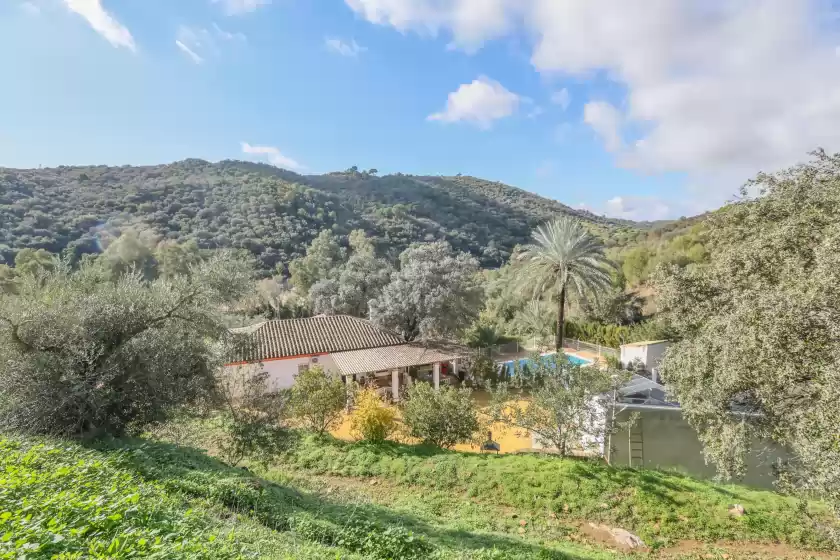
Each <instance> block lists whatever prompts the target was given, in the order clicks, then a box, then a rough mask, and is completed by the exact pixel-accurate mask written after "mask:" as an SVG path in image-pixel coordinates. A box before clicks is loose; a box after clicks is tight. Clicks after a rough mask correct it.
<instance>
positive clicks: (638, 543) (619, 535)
mask: <svg viewBox="0 0 840 560" xmlns="http://www.w3.org/2000/svg"><path fill="white" fill-rule="evenodd" d="M610 533H612V536H613V539H615V542H616V544H618V545H619V546H623V547H626V548H630V549H636V548H645V547H646V546H647V545H646V544H645V541H643V540H642V539H640V538H639V537H638V536H637V535H634V534H633V533H631V532H630V531H625V530H624V529H617V528H616V529H610Z"/></svg>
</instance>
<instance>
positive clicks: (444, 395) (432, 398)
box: [403, 383, 479, 448]
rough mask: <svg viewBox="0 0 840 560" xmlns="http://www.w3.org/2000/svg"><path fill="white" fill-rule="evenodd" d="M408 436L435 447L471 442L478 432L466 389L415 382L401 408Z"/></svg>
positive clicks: (474, 410)
mask: <svg viewBox="0 0 840 560" xmlns="http://www.w3.org/2000/svg"><path fill="white" fill-rule="evenodd" d="M403 421H404V422H405V425H406V427H407V428H408V434H409V435H410V436H411V437H416V438H418V439H420V440H422V441H423V442H424V443H428V444H430V445H434V446H437V447H446V448H449V447H452V446H454V445H455V444H456V443H463V442H467V441H470V440H471V439H472V437H473V434H474V433H475V432H476V431H477V430H478V427H479V424H478V414H477V412H476V408H475V403H473V400H472V392H471V391H470V390H469V389H455V388H453V387H441V388H440V390H437V391H436V390H435V389H434V388H433V387H431V386H430V385H429V384H428V383H416V384H415V385H414V386H412V387H411V388H410V389H409V390H408V392H407V394H406V401H405V403H404V405H403Z"/></svg>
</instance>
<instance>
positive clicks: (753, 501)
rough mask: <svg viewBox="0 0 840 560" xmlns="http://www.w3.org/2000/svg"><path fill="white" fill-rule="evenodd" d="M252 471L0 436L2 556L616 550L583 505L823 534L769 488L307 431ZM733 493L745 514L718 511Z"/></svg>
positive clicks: (133, 443)
mask: <svg viewBox="0 0 840 560" xmlns="http://www.w3.org/2000/svg"><path fill="white" fill-rule="evenodd" d="M255 470H256V467H255ZM259 472H260V474H262V477H258V476H255V475H254V474H252V473H251V472H249V471H247V470H245V469H239V468H231V467H228V466H226V465H224V464H223V463H221V462H219V461H217V460H216V459H214V458H212V457H210V456H208V455H206V454H205V453H204V452H203V451H200V450H197V449H193V448H190V447H186V446H178V445H175V444H171V443H164V442H160V441H153V440H149V439H130V440H128V439H127V440H113V441H109V442H99V443H97V444H91V445H82V444H80V443H74V442H66V441H55V440H49V439H40V438H30V437H20V436H9V435H7V436H2V435H0V558H4V557H5V558H57V559H70V558H109V559H110V558H139V557H144V558H161V559H164V558H165V559H169V558H199V559H200V558H212V559H228V558H279V559H299V560H314V559H322V558H323V559H330V560H362V559H369V560H388V559H392V558H400V559H402V558H405V559H412V558H416V559H420V558H422V559H426V558H428V559H432V560H447V559H464V560H501V559H505V560H526V559H558V560H559V559H568V560H604V559H607V558H622V557H623V556H622V555H621V554H616V553H615V552H614V551H609V550H606V549H604V548H603V547H601V546H600V545H593V544H585V543H582V542H581V541H582V540H583V539H581V536H580V533H579V532H578V531H577V524H578V523H579V522H580V521H581V520H584V519H586V520H594V521H603V522H608V523H613V524H616V525H620V526H622V527H624V528H627V529H630V530H635V531H636V532H637V533H639V534H641V535H642V536H643V538H645V539H646V540H647V542H648V543H649V544H652V545H654V547H657V546H660V545H664V544H667V543H668V542H669V541H670V540H674V539H676V537H677V536H679V537H680V538H702V539H704V540H707V541H713V540H717V539H719V538H733V539H756V540H773V539H779V540H783V541H786V542H790V543H793V544H795V545H797V546H803V545H805V546H812V547H819V546H822V545H825V544H826V543H825V541H824V540H822V538H821V537H820V534H819V532H818V531H817V529H816V528H815V525H816V523H817V521H819V520H821V519H822V513H823V512H821V511H820V510H819V508H816V507H812V508H811V509H812V511H811V512H810V515H814V516H815V518H814V519H811V517H809V512H808V511H807V510H802V509H801V508H798V507H797V502H795V501H793V500H790V499H787V498H784V497H781V496H778V495H776V494H773V493H770V492H758V491H753V490H749V489H745V488H740V487H737V486H725V487H724V486H716V485H713V484H708V483H703V482H697V481H694V480H691V479H688V478H684V477H680V476H677V475H671V474H666V473H658V472H649V471H639V472H637V471H631V470H623V469H610V468H607V467H605V466H603V465H599V464H596V463H590V462H585V461H573V460H563V459H557V458H549V457H541V456H531V455H519V456H499V457H496V456H481V455H477V454H469V453H455V452H436V451H433V450H429V449H425V448H422V447H412V446H401V445H390V444H389V445H384V446H377V447H370V446H366V445H358V444H357V445H354V444H348V443H345V442H338V441H333V440H315V439H311V438H303V439H302V440H301V441H300V442H298V445H297V446H295V447H294V450H293V451H291V452H289V454H288V455H286V456H285V457H284V459H283V460H282V461H281V462H279V463H277V464H275V465H273V466H271V467H270V468H268V469H266V470H260V471H259ZM732 502H738V503H742V504H743V505H744V506H745V507H746V508H747V511H748V515H747V516H745V517H744V518H741V519H734V518H731V517H730V516H728V514H727V513H726V505H728V503H732ZM604 506H605V507H604ZM655 524H658V525H656V528H653V526H654V525H655ZM690 557H691V558H697V557H700V556H697V555H695V556H690ZM719 557H724V556H719ZM733 558H734V557H733Z"/></svg>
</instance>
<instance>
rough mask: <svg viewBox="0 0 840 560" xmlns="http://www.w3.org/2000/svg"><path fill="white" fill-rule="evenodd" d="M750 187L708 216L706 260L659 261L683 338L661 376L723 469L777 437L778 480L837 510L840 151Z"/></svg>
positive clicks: (665, 302) (669, 311)
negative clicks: (784, 453)
mask: <svg viewBox="0 0 840 560" xmlns="http://www.w3.org/2000/svg"><path fill="white" fill-rule="evenodd" d="M747 189H751V190H752V191H753V192H755V191H758V192H759V193H760V196H758V197H757V198H754V199H745V200H744V201H742V202H738V203H735V204H732V205H730V206H728V207H726V208H724V209H723V210H721V211H719V212H717V213H716V214H715V215H713V216H712V217H711V218H710V219H709V237H710V243H711V247H712V251H711V253H712V260H711V262H710V263H709V265H707V266H704V267H699V268H693V269H688V268H686V269H677V268H675V267H670V268H666V269H664V270H661V271H660V274H659V277H658V282H657V285H658V289H659V290H660V292H661V293H660V302H661V306H662V310H663V312H664V314H665V315H666V316H667V317H668V318H670V320H671V322H672V324H673V325H674V326H675V327H676V328H678V329H679V332H680V334H681V335H682V336H683V337H684V338H683V340H682V342H680V343H679V344H677V345H676V346H674V347H672V348H671V349H669V350H668V352H667V354H666V356H665V359H664V361H663V363H662V368H661V369H662V374H663V376H664V378H665V379H666V381H667V382H668V384H669V385H670V386H671V387H672V388H673V389H674V391H675V392H676V394H677V396H678V397H679V400H680V402H681V403H682V406H683V409H684V411H685V415H686V417H687V418H688V420H689V421H690V422H691V424H692V426H694V427H695V428H696V429H697V431H698V433H699V434H700V437H701V439H702V441H703V443H704V444H705V448H706V453H707V456H709V457H710V458H711V459H712V460H713V461H714V462H715V463H716V464H717V466H718V467H719V469H720V470H721V471H722V472H723V473H724V474H727V475H738V474H739V473H740V472H741V471H742V469H743V465H744V463H743V457H744V454H745V453H746V452H747V451H748V450H749V448H750V446H751V442H753V441H755V438H757V437H760V438H771V439H774V440H775V441H777V442H778V443H780V444H783V445H786V446H788V447H789V448H790V449H792V450H793V452H794V454H795V461H794V463H793V464H792V465H788V469H789V471H788V472H787V476H786V480H787V481H788V482H789V483H790V484H792V485H793V486H794V487H796V488H799V489H801V490H803V491H805V492H807V493H808V494H817V495H820V496H823V497H825V498H826V499H827V500H829V501H831V502H833V503H834V504H835V508H836V511H837V513H838V515H840V432H838V426H840V407H838V402H840V363H838V352H837V348H838V336H837V325H838V324H840V267H839V266H838V264H840V261H838V258H840V257H838V256H839V255H840V229H838V225H837V224H838V222H840V155H834V156H829V155H826V154H825V153H822V152H818V153H816V155H815V159H814V160H813V161H812V162H810V163H808V164H805V165H801V166H798V167H794V168H792V169H789V170H786V171H783V172H780V173H777V174H774V175H759V176H758V177H757V179H756V180H755V181H754V182H753V183H751V184H749V185H748V186H747V187H745V191H744V195H745V196H746V195H747V194H748V190H747ZM837 536H838V537H840V535H837Z"/></svg>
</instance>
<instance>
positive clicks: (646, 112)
mask: <svg viewBox="0 0 840 560" xmlns="http://www.w3.org/2000/svg"><path fill="white" fill-rule="evenodd" d="M345 1H346V2H347V4H348V5H349V6H350V7H351V8H352V9H353V10H355V11H356V12H357V13H358V14H360V15H361V16H362V17H364V18H366V19H367V20H369V21H371V22H373V23H377V24H382V25H391V26H393V27H395V28H397V29H400V30H403V31H407V30H413V31H419V32H423V31H426V32H430V33H432V34H436V33H440V32H446V33H450V34H451V35H452V41H453V43H454V44H455V45H457V46H460V47H462V48H467V49H470V48H472V49H476V48H480V47H481V46H482V44H483V43H484V42H485V41H487V40H490V39H494V38H499V37H502V36H505V35H508V34H510V33H512V32H513V31H524V32H526V33H528V34H529V35H530V36H532V37H534V40H535V44H534V50H533V53H532V57H531V62H532V64H533V65H534V67H535V68H536V69H537V70H538V71H540V72H542V73H545V74H560V75H569V74H579V75H582V76H591V75H594V74H595V73H598V74H600V75H603V76H605V77H607V78H608V79H610V80H612V81H613V82H615V83H616V84H617V85H618V86H620V87H621V88H622V90H624V91H625V92H626V98H625V99H620V100H618V99H616V100H614V101H613V103H614V104H615V106H619V107H622V110H621V111H620V118H619V117H617V116H616V114H615V113H616V112H618V110H617V109H615V107H613V110H607V111H604V109H605V107H604V106H602V105H597V104H596V105H594V107H593V106H590V107H589V112H590V119H589V120H588V121H587V122H590V123H591V124H593V123H594V124H596V125H597V126H598V127H599V129H598V132H599V134H601V135H602V136H603V137H604V139H605V141H606V143H607V145H608V146H612V147H615V146H616V145H617V144H618V140H619V139H621V138H622V137H623V138H624V139H625V140H626V142H625V143H624V145H623V147H621V148H620V150H619V152H617V157H618V158H619V161H620V162H621V163H622V164H624V165H628V166H632V167H635V168H639V169H644V170H653V171H678V172H686V173H688V174H689V175H690V176H691V177H692V181H694V182H702V181H703V179H704V178H709V177H714V178H721V177H723V178H726V183H727V184H720V185H718V186H717V187H716V188H717V193H712V195H714V196H717V197H718V198H719V199H720V198H721V197H722V196H726V195H728V194H730V193H731V192H732V191H733V190H734V188H735V186H737V184H738V183H740V182H741V181H742V180H744V179H746V178H748V177H749V176H750V175H752V174H754V173H755V172H756V171H758V170H760V169H765V170H772V169H776V168H780V167H784V166H787V165H790V164H793V163H795V162H797V161H801V160H802V159H805V158H806V157H807V152H808V151H810V150H812V149H814V148H816V147H818V146H822V147H825V148H826V149H827V150H830V151H835V150H840V56H838V54H837V48H836V47H837V45H838V44H840V32H838V30H837V27H836V26H834V25H830V24H828V23H827V22H834V21H836V17H834V16H833V14H832V13H831V12H830V10H831V2H826V1H824V0H799V1H791V0H742V1H736V2H733V1H732V0H647V1H645V2H641V1H635V2H633V1H629V0H563V1H559V0H486V8H485V9H484V10H481V9H477V10H474V12H472V13H468V12H467V11H466V8H467V7H469V6H471V5H472V6H473V7H475V6H476V5H478V4H480V6H481V7H485V0H472V1H470V0H448V1H442V0H345ZM596 103H598V102H597V101H596ZM608 124H615V125H616V127H615V131H613V129H612V128H608V127H607V125H608ZM607 131H608V132H609V134H604V133H605V132H607ZM708 183H710V182H708ZM708 190H709V189H707V191H708ZM713 190H714V189H713ZM712 195H709V194H707V196H712Z"/></svg>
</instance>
